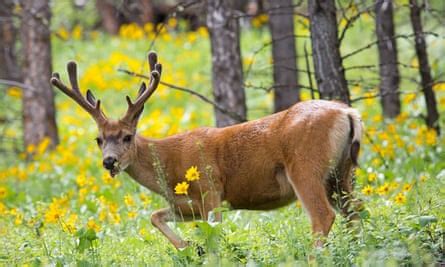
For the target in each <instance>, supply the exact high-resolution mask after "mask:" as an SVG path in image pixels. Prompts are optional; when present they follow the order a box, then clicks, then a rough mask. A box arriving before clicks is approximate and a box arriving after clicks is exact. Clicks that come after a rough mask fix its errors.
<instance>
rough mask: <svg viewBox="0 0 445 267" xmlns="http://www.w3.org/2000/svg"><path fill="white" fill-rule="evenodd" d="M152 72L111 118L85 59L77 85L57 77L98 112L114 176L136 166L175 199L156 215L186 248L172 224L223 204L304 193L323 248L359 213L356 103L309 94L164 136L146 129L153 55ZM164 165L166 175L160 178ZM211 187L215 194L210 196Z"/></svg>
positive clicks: (72, 75)
mask: <svg viewBox="0 0 445 267" xmlns="http://www.w3.org/2000/svg"><path fill="white" fill-rule="evenodd" d="M148 65H149V67H150V76H149V77H150V78H149V81H148V86H147V85H146V84H145V82H142V83H141V85H140V88H139V91H138V95H137V98H136V100H135V101H134V102H133V101H132V100H131V98H130V97H129V96H128V95H127V96H126V101H127V104H128V108H127V111H126V113H125V115H124V116H123V117H121V118H120V119H118V120H113V119H108V118H107V117H106V115H105V114H104V112H103V111H102V109H101V102H100V100H96V98H95V97H94V95H93V94H92V92H91V91H90V90H89V89H88V90H87V91H86V95H85V96H83V95H82V93H81V91H80V89H79V84H78V81H77V65H76V63H75V62H74V61H70V62H68V64H67V72H68V76H69V81H70V83H71V87H68V86H67V85H65V84H64V83H63V82H62V81H61V79H60V76H59V74H58V73H54V74H53V75H52V78H51V83H52V84H53V85H54V86H55V87H57V88H58V89H60V90H61V91H62V92H63V93H64V94H66V95H67V96H68V97H70V98H72V100H74V101H75V102H76V103H77V104H79V105H80V106H81V107H82V108H83V109H84V110H85V111H86V112H88V113H89V114H90V115H91V116H92V118H93V119H94V120H95V122H96V124H97V127H98V137H97V138H96V141H97V145H98V146H99V148H100V150H101V152H102V159H103V167H104V168H105V169H106V170H107V171H109V173H110V175H111V176H112V177H114V176H116V175H117V174H119V173H120V172H126V173H127V174H128V175H129V176H130V177H132V178H133V179H134V180H135V181H136V182H138V183H139V184H141V185H142V186H144V187H146V188H148V189H149V190H151V191H152V192H154V193H156V194H159V195H161V196H162V197H164V198H165V199H167V200H168V202H169V204H170V205H169V207H167V208H163V209H160V210H157V211H154V212H153V213H152V215H151V223H152V224H153V225H154V227H156V228H157V229H158V230H160V232H161V233H162V234H163V235H165V237H166V238H167V239H168V240H169V241H170V242H171V243H172V244H173V246H174V247H176V248H177V249H183V248H186V247H187V246H189V245H190V242H187V241H185V240H183V239H182V238H180V237H179V236H178V235H177V234H176V233H175V232H174V231H173V230H172V229H171V228H170V227H169V226H168V224H167V222H170V221H176V220H183V221H191V220H193V219H194V220H197V219H202V220H208V219H209V217H212V218H213V220H215V221H221V220H222V214H221V212H214V213H213V210H214V209H216V208H218V207H220V206H221V205H222V203H228V205H229V206H230V208H231V209H242V210H271V209H276V208H279V207H283V206H285V205H288V204H290V203H292V202H294V201H296V200H297V199H298V200H300V201H301V203H302V206H303V207H304V209H305V211H306V213H307V215H308V216H309V219H310V223H311V227H312V232H313V234H314V236H315V237H317V238H315V246H317V247H319V246H323V243H324V239H325V238H326V237H327V236H328V233H329V231H330V229H331V227H332V225H333V222H334V220H335V217H336V213H335V211H339V212H340V213H341V214H342V215H343V216H345V217H346V218H348V220H351V221H352V220H357V219H358V218H359V216H358V209H359V208H358V207H359V206H360V204H359V203H358V202H360V201H359V200H357V199H355V198H354V197H353V184H354V183H353V170H354V168H355V166H357V164H358V163H357V160H358V154H359V150H360V143H361V138H362V132H363V127H364V126H363V124H362V121H361V118H360V115H359V113H358V111H357V110H356V109H353V108H351V107H349V106H347V105H346V104H343V103H340V102H335V101H328V100H309V101H304V102H299V103H297V104H295V105H293V106H291V107H290V108H289V109H287V110H284V111H281V112H278V113H275V114H271V115H268V116H266V117H263V118H260V119H257V120H252V121H247V122H244V123H240V124H236V125H232V126H227V127H224V128H213V127H202V128H197V129H194V130H190V131H187V132H183V133H179V134H176V135H172V136H169V137H166V138H162V139H154V138H146V137H143V136H141V135H139V134H138V133H137V125H138V121H139V119H140V117H141V115H142V112H143V110H144V104H145V102H146V101H147V100H148V99H149V98H150V96H151V95H152V94H153V93H154V92H155V90H156V88H157V87H158V85H159V83H160V79H161V73H162V65H161V64H160V63H158V57H157V54H156V53H155V52H150V53H149V54H148ZM191 166H197V168H198V170H203V169H206V168H207V169H210V170H211V175H203V176H202V177H201V178H200V179H199V180H198V181H194V182H193V183H190V187H189V188H188V189H187V194H183V195H177V194H174V191H173V190H174V187H175V185H177V184H178V183H180V182H183V181H184V173H185V172H186V170H187V169H189V168H190V167H191ZM159 170H161V171H162V175H161V176H162V179H161V180H162V181H161V180H160V179H159V176H160V173H159V172H160V171H159ZM203 194H204V195H205V201H202V199H203Z"/></svg>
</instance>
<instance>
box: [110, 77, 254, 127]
mask: <svg viewBox="0 0 445 267" xmlns="http://www.w3.org/2000/svg"><path fill="white" fill-rule="evenodd" d="M118 71H120V72H123V73H126V74H128V75H131V76H134V77H139V78H142V79H148V80H149V79H150V77H148V76H146V75H143V74H140V73H136V72H133V71H129V70H126V69H118ZM160 84H162V85H164V86H167V87H169V88H171V89H173V90H178V91H181V92H185V93H188V94H191V95H194V96H196V97H198V98H200V99H201V100H202V101H204V102H206V103H208V104H210V105H212V106H214V107H215V108H216V109H217V110H219V111H220V112H221V113H224V114H225V115H227V116H230V117H231V118H233V119H235V120H238V121H240V122H245V121H247V118H245V117H243V116H241V115H239V114H238V113H236V112H232V111H229V110H226V109H225V108H223V107H221V106H220V105H218V104H217V103H215V102H214V101H212V100H210V99H209V98H207V97H206V96H204V95H202V94H200V93H198V92H196V91H194V90H192V89H188V88H185V87H181V86H177V85H174V84H170V83H166V82H163V81H160Z"/></svg>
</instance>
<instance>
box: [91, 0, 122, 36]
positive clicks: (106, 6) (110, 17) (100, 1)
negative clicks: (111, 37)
mask: <svg viewBox="0 0 445 267" xmlns="http://www.w3.org/2000/svg"><path fill="white" fill-rule="evenodd" d="M96 9H97V12H98V13H99V15H100V18H101V23H102V27H103V28H104V29H105V31H106V32H108V33H109V34H117V33H118V32H119V12H118V11H117V9H116V8H115V7H114V6H113V3H112V2H109V0H96Z"/></svg>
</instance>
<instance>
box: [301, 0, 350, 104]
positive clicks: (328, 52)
mask: <svg viewBox="0 0 445 267" xmlns="http://www.w3.org/2000/svg"><path fill="white" fill-rule="evenodd" d="M308 2H309V19H310V31H311V42H312V53H313V60H314V70H315V78H316V80H317V85H318V90H319V93H320V97H321V98H323V99H338V100H341V101H343V102H345V103H347V104H349V103H350V99H349V90H348V84H347V82H346V78H345V71H344V68H343V64H342V59H341V56H340V49H339V47H340V43H339V40H338V36H337V35H338V33H337V18H336V9H335V0H309V1H308Z"/></svg>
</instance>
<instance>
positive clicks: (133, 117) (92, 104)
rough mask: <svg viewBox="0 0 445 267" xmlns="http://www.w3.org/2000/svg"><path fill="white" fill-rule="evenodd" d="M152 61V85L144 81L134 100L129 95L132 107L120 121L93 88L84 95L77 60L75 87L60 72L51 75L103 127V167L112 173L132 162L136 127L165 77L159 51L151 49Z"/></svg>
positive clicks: (72, 66)
mask: <svg viewBox="0 0 445 267" xmlns="http://www.w3.org/2000/svg"><path fill="white" fill-rule="evenodd" d="M148 63H149V66H150V73H151V75H150V82H149V86H148V88H147V86H146V85H145V83H144V82H143V83H142V84H141V87H140V89H139V92H138V97H137V99H136V101H135V102H134V103H133V102H132V101H131V99H130V97H129V96H127V97H126V99H127V103H128V109H127V112H126V113H125V115H124V116H123V117H122V118H121V119H119V120H111V119H108V118H107V117H106V116H105V114H104V112H103V111H102V109H101V108H100V100H96V98H95V97H94V95H93V93H91V91H90V90H87V92H86V95H85V97H84V96H82V94H81V92H80V89H79V84H78V81H77V65H76V63H75V62H73V61H70V62H69V63H68V64H67V70H68V76H69V80H70V83H71V88H69V87H68V86H67V85H65V84H64V83H63V82H62V81H61V80H60V76H59V74H58V73H54V74H53V76H52V78H51V83H52V84H53V85H54V86H56V87H57V88H59V89H60V90H61V91H62V92H63V93H65V94H66V95H67V96H69V97H70V98H72V99H73V100H74V101H76V102H77V104H79V105H80V106H81V107H82V108H83V109H84V110H86V111H87V112H88V113H89V114H90V115H91V116H92V117H93V119H94V120H95V121H96V124H97V127H98V128H99V135H98V136H97V138H96V141H97V144H98V146H99V148H100V149H101V151H102V159H103V166H104V167H105V168H106V169H107V170H109V171H110V174H111V176H115V175H116V174H118V173H119V172H120V171H122V170H125V169H126V168H127V167H128V165H129V164H130V162H131V156H132V155H133V152H134V151H135V148H136V145H135V134H136V127H137V123H138V121H139V118H140V116H141V114H142V111H143V110H144V103H145V101H147V99H148V98H149V97H150V96H151V95H152V94H153V92H154V91H155V90H156V88H157V86H158V84H159V81H160V78H161V71H162V66H161V64H159V63H157V55H156V53H154V52H150V53H149V54H148Z"/></svg>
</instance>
